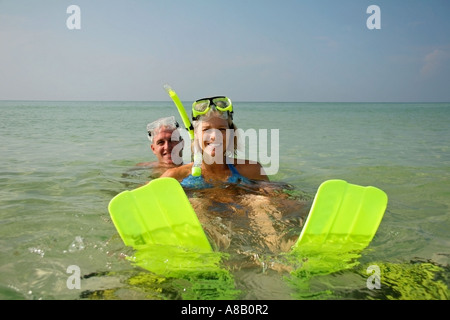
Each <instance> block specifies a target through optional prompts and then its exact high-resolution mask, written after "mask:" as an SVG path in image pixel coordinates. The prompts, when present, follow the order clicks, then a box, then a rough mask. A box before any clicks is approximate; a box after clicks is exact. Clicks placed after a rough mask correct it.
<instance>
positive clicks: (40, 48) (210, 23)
mask: <svg viewBox="0 0 450 320" xmlns="http://www.w3.org/2000/svg"><path fill="white" fill-rule="evenodd" d="M72 4H75V5H78V6H79V7H80V9H81V14H80V18H81V19H80V22H81V29H79V30H70V29H68V28H67V26H66V20H67V19H68V18H69V17H70V16H71V14H68V13H67V12H66V10H67V8H68V7H69V6H70V5H72ZM373 4H374V5H378V6H379V7H380V9H381V20H380V22H381V29H379V30H377V29H374V30H369V29H368V28H367V26H366V21H367V19H368V18H369V17H370V16H371V14H368V13H367V12H366V10H367V8H368V6H370V5H373ZM164 83H169V84H170V85H171V86H172V87H173V88H174V89H175V90H176V91H177V93H178V95H179V96H180V98H181V99H182V100H187V101H191V100H195V99H196V98H199V97H203V96H208V95H221V94H225V95H227V96H229V97H230V98H231V99H233V100H237V101H331V102H335V101H350V102H351V101H375V102H378V101H380V102H384V101H393V102H436V101H437V102H440V101H445V102H448V101H450V1H449V0H383V1H382V0H371V1H365V0H343V1H338V0H304V1H300V0H297V1H289V0H271V1H265V0H227V1H225V0H221V1H215V0H184V1H181V0H135V1H125V0H123V1H111V0H108V1H107V0H95V1H92V0H89V1H88V0H71V1H65V0H52V1H51V0H39V1H35V0H28V1H26V0H0V100H35V99H36V100H139V101H160V100H169V98H168V96H167V94H166V92H165V91H164V89H163V84H164Z"/></svg>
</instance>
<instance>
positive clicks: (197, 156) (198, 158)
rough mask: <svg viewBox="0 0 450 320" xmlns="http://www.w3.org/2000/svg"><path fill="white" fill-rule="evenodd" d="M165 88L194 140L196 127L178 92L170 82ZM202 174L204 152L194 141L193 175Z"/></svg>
mask: <svg viewBox="0 0 450 320" xmlns="http://www.w3.org/2000/svg"><path fill="white" fill-rule="evenodd" d="M164 89H165V90H166V92H167V93H168V94H169V96H170V98H172V100H173V102H174V103H175V106H176V107H177V109H178V112H179V113H180V117H181V120H183V123H184V126H185V128H186V130H187V131H188V132H189V137H190V138H191V141H194V127H193V126H192V123H191V122H190V121H189V116H188V115H187V113H186V110H185V109H184V107H183V104H182V103H181V101H180V98H178V95H177V93H176V92H175V91H174V90H173V89H172V88H171V87H170V86H169V85H168V84H165V85H164ZM201 174H202V154H201V152H200V151H199V150H198V148H197V146H196V144H195V143H194V165H193V166H192V175H193V176H194V177H198V176H201Z"/></svg>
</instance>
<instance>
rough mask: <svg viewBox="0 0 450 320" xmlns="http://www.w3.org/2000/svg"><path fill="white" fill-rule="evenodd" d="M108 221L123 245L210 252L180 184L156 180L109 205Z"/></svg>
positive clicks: (126, 193)
mask: <svg viewBox="0 0 450 320" xmlns="http://www.w3.org/2000/svg"><path fill="white" fill-rule="evenodd" d="M108 210H109V213H110V216H111V219H112V221H113V223H114V225H115V227H116V229H117V231H118V232H119V234H120V237H121V238H122V240H123V242H124V243H125V245H127V246H131V247H133V248H135V249H137V248H142V247H146V246H149V245H162V246H176V247H182V248H185V249H188V250H194V251H196V252H205V253H208V252H212V248H211V245H210V243H209V241H208V238H207V237H206V234H205V232H204V230H203V228H202V226H201V224H200V221H199V220H198V218H197V215H196V213H195V211H194V209H193V208H192V206H191V204H190V202H189V199H188V198H187V196H186V194H185V192H184V190H183V188H182V187H181V185H180V183H179V182H178V181H177V180H176V179H174V178H169V177H164V178H158V179H154V180H152V181H150V182H149V183H148V184H146V185H144V186H142V187H139V188H137V189H134V190H132V191H128V190H127V191H123V192H121V193H120V194H118V195H116V196H115V197H114V198H113V199H112V200H111V201H110V203H109V206H108Z"/></svg>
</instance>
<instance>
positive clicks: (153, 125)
mask: <svg viewBox="0 0 450 320" xmlns="http://www.w3.org/2000/svg"><path fill="white" fill-rule="evenodd" d="M162 127H164V128H167V129H169V130H176V129H177V128H179V127H180V125H179V124H178V122H177V121H176V120H175V117H174V116H171V117H166V118H161V119H158V120H155V121H153V122H150V123H149V124H148V125H147V132H148V136H147V137H148V139H149V140H150V141H151V142H153V137H154V136H155V135H156V134H157V131H159V130H160V129H161V128H162Z"/></svg>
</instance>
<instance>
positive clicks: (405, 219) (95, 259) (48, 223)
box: [0, 101, 450, 299]
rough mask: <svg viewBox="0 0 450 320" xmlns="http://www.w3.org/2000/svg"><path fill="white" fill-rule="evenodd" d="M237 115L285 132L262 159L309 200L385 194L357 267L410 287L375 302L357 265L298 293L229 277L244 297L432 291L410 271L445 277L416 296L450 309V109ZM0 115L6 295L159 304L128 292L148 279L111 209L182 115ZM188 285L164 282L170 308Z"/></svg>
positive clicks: (118, 111) (257, 274)
mask: <svg viewBox="0 0 450 320" xmlns="http://www.w3.org/2000/svg"><path fill="white" fill-rule="evenodd" d="M186 105H190V103H189V102H187V103H186ZM234 105H235V123H236V125H237V126H238V127H239V128H241V129H243V130H247V129H250V128H252V129H255V130H257V131H258V130H259V129H267V130H268V132H270V130H276V129H278V130H279V145H278V143H277V141H272V142H271V143H272V144H276V145H278V149H275V150H276V152H275V153H276V154H274V155H270V156H271V157H269V159H270V160H271V161H272V162H270V163H264V162H263V161H262V160H261V159H258V160H260V161H261V162H262V164H263V165H265V166H270V165H273V164H274V162H275V161H276V159H277V157H278V167H279V169H278V171H277V173H276V174H274V175H272V176H271V177H270V178H271V180H272V181H275V182H283V183H288V184H290V185H291V186H293V188H294V189H295V191H296V192H297V193H298V194H302V196H303V197H305V198H306V199H312V198H313V196H314V194H315V192H316V190H317V188H318V186H319V185H320V183H321V182H323V181H325V180H328V179H344V180H346V181H348V182H351V183H355V184H360V185H373V186H376V187H378V188H380V189H382V190H384V191H385V192H386V193H387V194H388V197H389V203H388V208H387V211H386V214H385V216H384V219H383V221H382V223H381V225H380V228H379V230H378V233H377V235H376V237H375V239H374V240H373V242H372V244H371V246H370V248H369V249H370V250H367V252H364V253H363V254H362V256H361V257H360V258H359V259H358V261H359V262H360V266H361V267H362V266H366V265H367V264H371V263H372V262H374V261H376V262H377V263H379V264H386V265H387V264H392V265H395V267H396V268H397V269H399V270H403V271H405V270H407V271H408V272H406V271H405V272H406V273H408V274H410V275H411V276H409V277H410V279H411V280H410V282H408V281H407V279H403V282H399V281H397V282H395V285H394V284H393V283H392V282H391V283H390V286H391V287H390V290H387V289H386V290H385V291H383V290H381V291H370V290H369V291H368V289H367V288H366V278H367V275H365V274H364V273H361V272H360V269H358V267H355V268H351V269H349V270H341V271H339V272H336V273H333V274H331V275H320V276H317V277H314V278H313V279H311V280H310V282H309V283H308V286H307V288H306V287H305V286H304V284H301V285H300V284H298V283H297V284H294V288H292V287H291V286H289V285H288V284H287V281H285V279H283V277H282V276H280V274H278V273H277V272H274V271H271V270H265V269H264V267H252V268H241V269H238V270H235V271H233V272H232V275H233V277H234V280H235V282H236V286H237V287H238V289H239V290H241V293H240V294H239V295H237V296H235V298H236V299H299V298H312V297H318V298H324V299H327V298H337V299H340V298H342V299H368V298H375V299H388V298H391V296H389V294H388V293H387V292H391V291H392V290H394V289H392V288H394V287H395V286H397V284H398V286H400V287H401V286H404V288H405V289H404V290H406V289H407V288H408V286H410V285H411V283H415V284H417V283H418V280H417V279H422V280H427V279H425V277H426V274H428V273H426V272H425V271H424V272H422V269H413V270H411V269H410V266H417V268H418V267H419V266H420V267H423V268H425V267H428V266H429V265H428V264H427V263H431V265H430V268H431V266H438V267H439V268H438V269H437V270H434V269H433V270H434V271H433V274H434V275H435V277H434V278H433V279H431V282H430V283H431V285H430V283H428V282H427V285H424V286H423V287H424V288H428V289H422V286H421V285H420V284H417V291H416V292H417V295H418V296H419V297H423V298H429V296H428V294H430V295H431V298H434V299H442V298H445V297H447V298H448V292H447V293H446V294H447V296H445V294H440V293H439V285H440V284H442V283H443V284H445V285H447V286H448V283H449V281H448V275H449V272H448V271H449V269H448V261H449V255H450V252H449V248H450V239H449V236H448V230H449V227H450V222H449V213H450V212H449V211H450V210H449V206H450V191H449V190H450V188H449V185H450V183H449V182H450V180H449V178H450V150H449V138H450V127H449V126H448V119H450V104H449V103H441V104H406V103H405V104H401V103H395V104H388V103H386V104H383V103H376V104H373V103H350V104H346V103H277V102H264V103H256V102H252V103H250V102H235V103H234ZM0 111H1V114H2V121H1V123H0V137H1V141H2V143H1V144H0V154H1V159H2V161H1V162H0V214H1V220H0V221H1V223H0V233H1V235H2V237H1V240H0V248H1V255H0V297H1V298H2V299H80V297H81V298H90V297H92V295H89V294H88V293H89V292H101V291H102V290H103V291H105V290H106V291H107V292H109V291H108V290H110V291H111V292H115V293H114V294H115V295H116V296H119V297H120V298H123V299H141V298H148V292H143V291H142V290H140V289H139V290H138V286H137V285H133V284H130V281H127V279H128V280H129V279H130V278H133V277H132V276H130V274H131V273H133V272H137V271H136V269H135V268H134V267H133V266H132V265H131V264H130V262H129V261H128V260H126V259H124V258H123V256H124V255H127V254H131V251H130V249H129V248H126V247H125V246H124V245H123V243H122V242H121V239H120V238H119V237H118V235H117V232H116V230H115V228H114V226H113V225H112V223H111V221H110V218H109V214H108V211H107V205H108V203H109V201H110V200H111V198H112V197H113V196H115V195H116V194H118V193H119V192H121V191H123V190H126V189H132V188H135V187H138V186H139V185H142V184H143V183H145V182H146V181H148V179H149V173H148V171H146V170H133V168H134V165H135V164H136V163H138V162H143V161H152V160H154V159H155V158H154V156H153V154H152V153H151V151H150V148H149V142H148V140H147V138H146V131H145V127H146V124H147V123H148V122H151V121H152V120H154V119H156V118H159V117H162V116H167V115H175V116H176V117H177V118H178V119H179V116H178V114H177V113H176V109H175V107H174V106H173V104H172V103H171V102H43V101H35V102H18V101H0ZM180 123H181V121H180ZM268 137H269V141H270V135H269V136H268ZM269 150H271V149H270V148H269ZM242 154H244V155H246V156H248V157H251V158H254V159H256V158H255V157H257V156H258V155H257V154H249V152H243V153H242ZM186 157H187V156H186ZM188 159H189V158H188V157H187V160H188ZM70 265H77V266H79V267H80V270H81V273H82V275H83V279H82V282H81V288H80V289H75V290H74V289H72V290H70V289H68V287H67V284H66V281H67V279H68V276H69V274H68V273H67V272H66V270H67V267H68V266H70ZM392 265H391V270H393V268H392ZM383 270H385V269H383ZM426 270H429V269H426ZM384 272H387V271H384ZM397 272H401V271H398V270H397ZM133 275H134V274H133ZM386 278H389V275H388V274H386ZM149 281H153V282H152V283H155V281H156V280H155V279H151V280H149ZM184 281H187V280H184ZM392 281H393V280H392ZM156 282H157V281H156ZM188 282H189V281H188ZM419 282H420V281H419ZM124 283H126V285H125V284H124ZM222 284H223V283H222ZM177 285H178V284H177ZM177 285H175V284H174V283H173V282H170V281H169V282H166V284H165V286H166V287H165V290H166V291H167V292H172V294H171V295H167V296H163V298H169V299H170V298H174V299H175V298H180V296H179V295H177V294H175V293H173V292H174V291H176V290H175V289H174V288H176V287H177ZM383 285H384V286H389V284H387V283H385V284H383ZM433 285H436V286H433ZM181 286H183V285H181ZM117 288H121V290H122V291H121V292H122V293H121V294H119V293H118V292H119V291H118V290H113V289H117ZM413 288H415V287H414V286H413ZM155 290H156V289H155ZM396 290H397V291H400V292H401V291H402V289H396ZM427 290H428V291H427ZM413 291H414V290H413ZM315 292H317V295H314V293H315ZM322 292H327V294H325V295H322V294H321V293H322ZM311 293H312V294H311ZM102 297H103V298H108V297H110V296H108V295H106V294H105V295H103V296H102ZM201 297H202V296H201V293H200V298H201ZM208 297H210V296H208ZM208 297H206V296H205V297H204V298H208ZM154 298H161V296H154ZM394 298H401V296H399V295H394Z"/></svg>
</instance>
